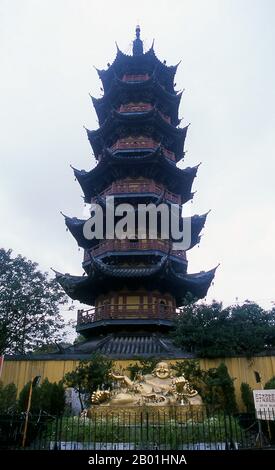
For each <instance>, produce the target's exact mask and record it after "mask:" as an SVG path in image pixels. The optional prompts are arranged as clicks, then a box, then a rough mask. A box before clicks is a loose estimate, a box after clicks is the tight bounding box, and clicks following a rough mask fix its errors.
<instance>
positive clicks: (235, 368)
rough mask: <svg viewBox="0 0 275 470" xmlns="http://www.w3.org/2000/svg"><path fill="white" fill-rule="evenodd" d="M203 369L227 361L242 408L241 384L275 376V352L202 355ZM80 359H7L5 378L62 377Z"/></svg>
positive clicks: (20, 381) (18, 383)
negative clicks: (246, 355)
mask: <svg viewBox="0 0 275 470" xmlns="http://www.w3.org/2000/svg"><path fill="white" fill-rule="evenodd" d="M199 361H200V366H201V368H202V369H204V370H207V369H210V368H212V367H217V366H218V365H219V364H220V363H221V362H224V363H225V364H226V365H227V367H228V372H229V374H230V376H231V377H232V378H236V380H235V381H234V384H235V390H236V397H237V402H238V405H239V406H240V407H241V408H242V402H241V395H240V385H241V383H242V382H247V383H249V385H250V386H251V387H252V389H259V388H260V386H259V385H260V384H256V382H255V377H254V370H257V371H258V372H260V374H261V376H262V383H263V384H265V382H267V381H268V380H269V379H270V378H271V377H273V376H275V356H263V357H254V358H251V359H246V358H244V357H234V358H226V359H199ZM78 362H79V361H73V360H63V361H59V360H54V361H53V360H52V361H30V360H29V361H8V360H6V361H4V367H3V372H2V377H1V380H2V382H3V383H4V384H5V385H6V384H8V383H11V382H13V383H15V385H16V386H17V388H18V390H19V391H20V390H21V389H22V387H23V386H24V385H25V384H26V383H27V382H28V381H30V380H31V379H32V378H34V377H35V376H36V375H41V380H44V379H45V378H46V377H47V378H48V379H49V381H50V382H56V381H59V380H60V379H62V378H63V377H64V375H65V374H66V372H69V371H71V370H73V369H75V367H76V366H77V364H78ZM134 362H136V361H135V360H134V359H133V360H128V361H116V365H117V367H122V368H125V369H126V368H127V367H128V365H129V364H130V363H134ZM167 362H170V363H173V362H175V361H170V360H168V361H167Z"/></svg>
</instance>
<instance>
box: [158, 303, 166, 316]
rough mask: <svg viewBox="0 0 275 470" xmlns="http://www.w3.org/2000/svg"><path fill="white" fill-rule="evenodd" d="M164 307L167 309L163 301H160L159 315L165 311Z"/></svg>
mask: <svg viewBox="0 0 275 470" xmlns="http://www.w3.org/2000/svg"><path fill="white" fill-rule="evenodd" d="M166 307H167V304H166V302H165V301H164V300H161V301H160V302H159V311H160V313H164V312H165V310H166Z"/></svg>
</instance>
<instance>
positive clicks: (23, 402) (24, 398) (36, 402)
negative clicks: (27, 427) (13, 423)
mask: <svg viewBox="0 0 275 470" xmlns="http://www.w3.org/2000/svg"><path fill="white" fill-rule="evenodd" d="M30 386H31V382H28V383H26V384H25V385H24V387H23V388H22V390H21V392H20V393H19V397H18V410H19V411H22V412H24V411H26V410H27V406H28V400H29V394H30ZM40 410H42V404H41V400H40V387H34V388H33V390H32V397H31V408H30V412H31V413H33V414H38V413H39V411H40Z"/></svg>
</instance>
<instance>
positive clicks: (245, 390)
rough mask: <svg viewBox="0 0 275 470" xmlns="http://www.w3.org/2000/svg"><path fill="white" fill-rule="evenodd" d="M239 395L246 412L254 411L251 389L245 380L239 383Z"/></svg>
mask: <svg viewBox="0 0 275 470" xmlns="http://www.w3.org/2000/svg"><path fill="white" fill-rule="evenodd" d="M241 397H242V401H243V404H244V406H245V408H246V412H247V413H251V412H253V411H254V399H253V391H252V388H251V387H250V385H249V384H248V383H246V382H242V383H241Z"/></svg>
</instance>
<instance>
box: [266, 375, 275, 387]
mask: <svg viewBox="0 0 275 470" xmlns="http://www.w3.org/2000/svg"><path fill="white" fill-rule="evenodd" d="M264 389H265V390H273V389H274V390H275V376H273V377H271V379H269V380H268V381H267V382H266V384H265V386H264Z"/></svg>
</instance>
